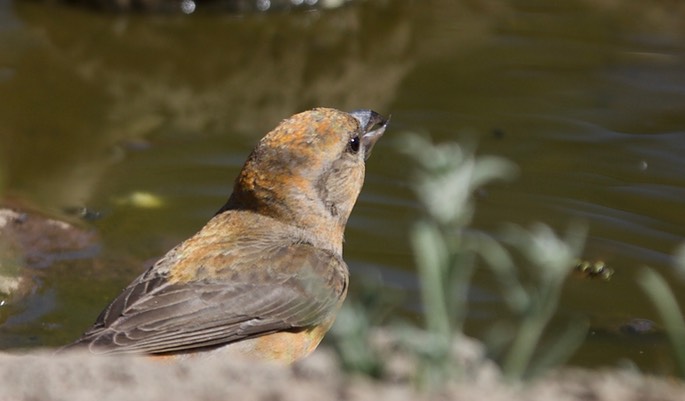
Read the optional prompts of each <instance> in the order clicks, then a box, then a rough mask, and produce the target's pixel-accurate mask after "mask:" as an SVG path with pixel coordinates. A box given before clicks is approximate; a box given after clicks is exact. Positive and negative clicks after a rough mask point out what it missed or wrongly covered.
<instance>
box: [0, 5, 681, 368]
mask: <svg viewBox="0 0 685 401" xmlns="http://www.w3.org/2000/svg"><path fill="white" fill-rule="evenodd" d="M684 72H685V5H680V4H679V3H674V2H662V1H642V2H632V1H628V0H626V1H620V0H618V1H612V0H606V1H589V0H570V1H566V2H562V3H560V4H556V3H554V4H553V3H550V2H547V1H543V0H530V1H509V2H497V1H487V0H477V1H453V0H430V1H421V2H418V1H402V0H395V1H392V0H387V1H384V0H378V1H366V2H358V3H352V4H348V5H346V6H344V7H341V8H339V9H331V10H324V11H308V12H292V13H286V12H283V13H267V14H252V15H231V14H217V13H210V12H206V13H203V12H202V9H201V7H198V11H197V12H196V13H194V14H192V15H144V14H133V15H126V14H107V13H97V12H94V11H91V10H84V9H79V8H73V7H66V6H59V5H57V4H52V3H34V2H19V1H8V0H2V1H1V2H0V184H1V185H2V191H3V194H4V196H5V197H8V198H12V199H15V200H16V199H19V200H20V202H21V203H23V204H28V205H32V206H33V207H35V208H38V209H41V210H44V211H47V212H50V213H56V214H60V213H62V212H63V211H65V210H69V209H74V208H82V207H86V208H87V209H88V210H89V211H91V212H92V213H93V214H94V215H96V217H97V219H93V220H92V221H87V222H85V223H84V224H85V227H86V228H92V229H93V230H95V232H96V233H97V235H98V236H99V239H98V243H99V246H98V247H97V252H96V253H95V254H94V255H88V256H87V257H86V259H88V262H87V263H84V260H83V259H84V257H81V258H77V259H71V260H63V261H56V262H55V263H54V264H53V265H52V266H50V267H49V268H44V269H42V270H41V271H39V272H35V276H36V277H37V279H36V285H35V286H34V287H33V289H32V291H31V293H30V294H28V295H27V296H25V297H24V298H22V299H20V300H16V301H14V302H11V303H6V304H4V305H3V306H0V309H2V310H1V311H0V319H2V320H0V347H1V348H4V349H12V348H21V347H39V346H56V345H60V344H64V343H66V342H68V341H70V340H72V339H74V338H76V337H77V336H78V335H79V334H80V333H81V332H82V330H84V329H85V328H86V327H87V326H88V325H89V324H90V323H91V322H92V321H93V320H94V319H95V317H96V316H97V314H98V313H99V311H100V310H101V309H102V308H103V307H104V306H105V305H106V304H107V302H108V301H109V300H110V299H111V298H112V297H113V296H115V295H116V294H117V293H118V291H119V290H120V289H121V288H122V287H123V286H124V285H126V284H127V283H128V282H129V281H130V280H131V279H132V278H133V277H135V276H136V275H137V274H138V273H139V272H140V271H142V269H143V268H144V266H145V264H146V263H149V261H150V260H153V259H154V258H155V257H158V256H160V255H162V254H163V253H164V252H165V251H166V250H168V249H170V248H171V247H172V246H173V245H175V244H176V243H177V242H179V241H181V240H183V239H184V238H186V237H188V236H189V235H192V233H194V232H195V231H196V230H197V229H199V228H200V227H201V226H202V225H203V224H204V223H205V222H206V221H207V220H208V218H209V217H211V216H212V214H213V213H214V212H215V211H216V210H217V209H218V208H219V207H220V206H221V205H222V204H223V202H224V201H225V199H226V198H227V197H228V195H229V193H230V188H231V185H232V181H233V179H234V177H235V175H236V173H237V172H238V169H239V168H240V166H241V165H242V163H243V161H244V159H245V157H246V156H247V154H248V153H249V151H250V150H251V148H252V147H253V145H254V144H255V142H256V141H257V140H258V139H259V138H261V136H262V135H263V134H264V133H265V132H267V131H268V130H269V129H270V128H272V127H273V126H275V125H276V124H277V123H278V121H280V120H281V119H282V118H285V117H287V116H289V115H291V114H294V113H295V112H298V111H301V110H304V109H307V108H311V107H315V106H330V107H336V108H340V109H344V110H352V109H356V108H372V109H374V110H376V111H378V112H380V113H382V114H386V115H387V114H392V125H391V127H390V129H389V131H388V132H387V134H386V136H385V138H384V139H383V141H381V142H380V143H379V144H378V146H377V148H376V149H375V151H374V154H373V156H372V158H371V159H370V160H369V163H368V167H367V180H366V184H365V188H364V191H363V193H362V195H361V197H360V200H359V202H358V204H357V206H356V208H355V211H354V212H353V216H352V218H351V220H350V222H349V224H348V229H347V234H346V245H345V246H346V248H345V258H346V260H347V262H348V264H349V265H350V269H351V271H352V274H353V276H354V278H353V285H352V292H353V296H354V292H355V291H356V290H355V287H356V288H359V287H360V286H361V285H362V284H363V283H364V282H377V283H379V284H380V285H381V288H382V289H384V290H385V291H387V292H388V293H390V292H392V293H395V294H397V293H399V294H401V295H402V296H403V298H404V302H405V305H406V308H405V309H406V310H405V311H404V313H408V314H410V315H411V312H412V311H413V310H415V309H414V308H416V307H417V305H418V295H417V287H418V285H417V283H416V276H415V274H414V267H413V257H412V255H411V252H410V246H409V241H408V232H409V229H410V227H411V225H412V223H413V221H414V220H415V218H416V216H417V214H418V212H417V205H416V203H415V201H414V200H413V196H412V194H411V191H410V190H409V184H410V179H411V178H410V177H411V166H410V164H409V163H408V162H407V159H406V157H405V156H403V155H401V153H400V152H399V151H398V150H397V149H395V148H394V147H393V146H392V144H391V142H392V141H391V140H390V137H392V136H393V135H398V134H399V133H402V132H407V131H413V132H421V133H429V134H430V135H431V136H432V137H433V138H435V140H436V141H446V140H459V139H460V138H463V137H464V136H468V137H471V138H473V137H475V138H477V139H478V149H479V153H483V154H495V155H499V156H503V157H506V158H509V159H511V160H512V161H514V162H515V163H516V164H517V165H518V166H519V169H520V171H519V176H518V178H517V179H516V180H515V181H512V182H508V183H505V184H497V185H491V186H490V187H488V189H487V191H486V192H484V194H483V196H481V197H480V198H479V200H478V203H477V208H478V209H477V214H476V218H475V222H474V227H475V228H477V229H481V230H485V231H488V232H495V231H496V230H497V229H498V227H500V226H501V225H502V224H503V223H505V222H515V223H519V224H523V225H528V224H530V223H532V222H535V221H543V222H545V223H547V224H549V225H551V226H552V227H554V228H555V229H557V230H560V231H561V230H563V229H564V228H565V227H567V226H568V224H569V223H570V222H572V221H575V220H579V219H580V220H582V221H585V222H586V223H587V224H588V228H589V238H588V243H587V249H586V254H585V255H584V256H585V257H586V258H588V259H591V260H594V259H602V260H605V261H606V262H607V263H609V264H610V265H611V266H612V267H613V268H614V270H615V274H614V277H613V278H612V279H611V280H610V281H608V282H604V281H601V280H578V279H571V280H569V283H568V284H567V286H566V289H565V293H564V298H563V300H562V305H561V308H560V311H559V313H560V315H564V316H584V317H587V318H588V319H590V322H591V326H592V329H591V332H590V335H589V336H588V339H587V341H586V342H585V343H584V344H583V346H582V347H581V349H580V350H579V352H578V353H577V354H576V355H575V356H574V357H573V359H572V360H571V362H572V363H573V364H577V365H582V366H607V365H608V366H612V365H616V364H622V363H625V362H626V361H631V362H632V363H635V364H636V365H637V366H638V367H640V368H641V369H644V370H646V371H652V372H658V373H671V372H673V369H674V364H675V362H674V360H673V358H672V355H671V354H672V352H671V351H670V349H669V347H668V344H667V342H666V339H665V337H664V336H663V335H662V334H660V333H659V332H658V331H657V333H655V334H653V335H649V336H640V335H630V334H626V333H625V330H621V327H622V325H624V324H626V323H627V322H631V321H633V320H634V319H649V320H653V321H655V322H657V327H658V325H659V319H658V315H657V314H656V313H655V311H654V309H653V308H652V306H651V304H650V303H649V302H648V300H647V299H646V297H645V296H644V295H643V294H642V293H641V290H640V287H639V286H638V284H637V282H636V280H637V273H638V272H639V271H640V269H641V268H642V267H643V266H646V265H648V266H652V267H654V268H655V269H657V270H658V271H659V272H660V273H661V274H663V275H664V276H666V277H667V278H668V280H669V282H670V283H671V285H672V286H673V288H674V290H675V292H676V293H677V294H679V293H682V290H683V288H685V285H684V283H683V282H682V281H680V279H678V278H677V277H678V276H677V275H676V274H675V273H674V271H673V270H674V268H673V263H672V260H671V255H672V254H673V251H674V249H675V248H676V247H677V246H678V245H679V244H681V243H682V242H683V237H684V236H685V210H684V206H685V174H683V172H685V158H684V157H683V154H685V73H684ZM146 197H152V198H153V200H154V202H147V203H145V202H140V201H139V200H140V199H147V198H146ZM146 205H147V206H148V207H143V206H146ZM153 206H154V207H153ZM355 283H356V284H355ZM475 285H476V288H478V290H479V291H474V294H475V295H474V299H473V305H472V310H471V317H470V319H469V322H468V324H467V330H468V333H469V334H471V335H474V336H476V337H480V336H482V335H483V333H484V332H485V330H486V328H487V327H488V326H489V325H491V323H492V322H493V321H494V320H496V318H497V317H498V316H499V315H500V314H501V313H502V310H503V306H502V305H501V302H500V300H499V299H498V296H497V293H496V286H495V285H493V284H491V283H489V282H488V279H487V277H485V276H483V277H477V280H476V283H475ZM681 301H682V304H683V306H685V299H681Z"/></svg>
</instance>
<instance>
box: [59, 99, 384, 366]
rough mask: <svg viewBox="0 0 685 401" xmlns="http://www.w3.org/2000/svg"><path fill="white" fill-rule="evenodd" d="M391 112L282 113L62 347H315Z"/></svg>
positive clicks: (166, 352) (273, 350)
mask: <svg viewBox="0 0 685 401" xmlns="http://www.w3.org/2000/svg"><path fill="white" fill-rule="evenodd" d="M388 122H389V119H386V118H385V117H383V116H381V115H380V114H378V113H376V112H375V111H372V110H368V109H360V110H355V111H352V112H349V113H347V112H343V111H340V110H337V109H332V108H315V109H311V110H307V111H304V112H301V113H298V114H295V115H293V116H292V117H289V118H287V119H285V120H283V121H281V122H280V124H278V125H277V126H276V128H275V129H273V130H272V131H270V132H269V133H268V134H266V135H265V136H264V137H263V138H262V139H261V140H260V141H259V142H258V144H257V145H256V147H255V148H254V150H253V151H252V153H251V154H250V155H249V157H248V158H247V161H246V162H245V164H244V166H243V167H242V169H241V170H240V173H239V174H238V177H237V178H236V180H235V183H234V185H233V191H232V193H231V195H230V197H229V198H228V200H227V202H226V203H225V204H224V206H223V207H221V208H220V209H219V211H218V212H217V213H216V214H215V215H214V216H213V217H212V218H211V219H210V220H209V221H208V222H207V224H206V225H205V226H204V227H203V228H202V229H200V230H199V231H198V232H197V233H196V234H195V235H193V236H192V237H190V238H188V239H186V240H185V241H183V242H181V243H180V244H178V245H177V246H175V247H174V248H173V249H171V250H170V251H169V252H167V253H166V254H165V255H164V256H162V257H161V258H160V259H159V260H158V261H157V262H155V263H154V264H153V265H152V266H150V267H149V268H148V269H147V270H146V271H145V272H144V273H143V274H141V275H140V276H139V277H137V278H136V279H135V280H133V282H131V284H129V285H128V286H127V287H126V288H125V289H124V290H123V291H122V292H121V293H120V294H119V296H117V297H116V298H115V299H114V300H113V301H112V302H111V303H110V304H109V305H108V306H107V307H106V308H105V309H104V310H103V311H102V312H101V313H100V315H99V316H98V318H97V320H96V321H95V323H94V324H93V325H92V327H91V328H90V329H88V330H87V331H86V332H85V333H84V334H83V335H82V336H81V337H80V338H79V339H78V340H76V341H75V342H73V343H71V344H69V345H67V346H65V347H63V348H62V349H61V351H64V350H73V349H79V348H85V349H87V350H88V351H89V352H90V353H92V354H97V355H120V354H145V355H149V356H155V357H163V358H172V359H184V358H189V357H196V356H200V355H202V356H207V355H217V354H221V355H224V356H227V357H231V356H234V357H246V358H250V359H260V360H269V361H280V362H284V363H292V362H294V361H296V360H299V359H301V358H303V357H305V356H307V355H308V354H310V353H311V352H312V351H313V350H314V349H315V348H316V347H317V346H318V344H319V343H320V341H321V340H322V338H323V337H324V335H325V334H326V332H327V331H328V330H329V329H330V327H331V325H332V324H333V322H334V320H335V316H336V314H337V312H338V310H339V309H340V307H341V305H342V303H343V301H344V299H345V297H346V294H347V290H348V284H349V271H348V267H347V265H346V263H345V261H344V260H343V258H342V250H343V235H344V230H345V225H346V223H347V220H348V218H349V216H350V213H351V212H352V208H353V206H354V204H355V203H356V201H357V198H358V196H359V193H360V191H361V189H362V185H363V182H364V175H365V162H366V160H367V159H368V157H369V155H370V154H371V150H372V149H373V147H374V145H375V144H376V142H377V141H378V139H379V138H380V137H381V136H382V135H383V133H384V132H385V130H386V127H387V125H388Z"/></svg>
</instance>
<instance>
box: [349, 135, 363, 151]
mask: <svg viewBox="0 0 685 401" xmlns="http://www.w3.org/2000/svg"><path fill="white" fill-rule="evenodd" d="M360 143H361V142H360V141H359V135H357V136H355V137H354V138H352V139H350V143H349V144H348V145H347V150H348V151H350V152H352V153H357V152H359V144H360Z"/></svg>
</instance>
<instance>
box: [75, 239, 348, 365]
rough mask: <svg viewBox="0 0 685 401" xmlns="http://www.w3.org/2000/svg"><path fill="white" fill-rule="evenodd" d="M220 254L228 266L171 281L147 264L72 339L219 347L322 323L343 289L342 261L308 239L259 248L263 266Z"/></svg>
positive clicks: (152, 349)
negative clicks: (213, 273) (216, 272)
mask: <svg viewBox="0 0 685 401" xmlns="http://www.w3.org/2000/svg"><path fill="white" fill-rule="evenodd" d="M228 259H229V260H230V261H231V263H232V264H233V265H232V266H226V268H225V273H222V274H221V275H220V277H214V278H204V279H201V280H198V281H190V282H184V283H172V282H170V280H168V278H167V277H164V276H163V275H159V274H155V272H158V270H159V269H157V270H156V269H154V268H153V269H150V270H149V271H148V272H147V273H146V274H143V275H142V276H140V277H139V278H138V279H137V280H136V281H134V282H133V283H132V284H131V285H129V286H128V287H127V288H126V289H125V290H124V291H123V292H122V293H121V294H120V295H119V297H117V298H116V299H115V300H114V301H113V302H112V304H110V306H108V307H107V309H105V310H104V311H103V312H102V314H101V315H100V316H99V318H98V320H97V322H96V323H95V325H94V326H93V328H92V329H91V330H89V331H88V332H86V333H85V334H84V335H83V337H82V338H81V339H79V340H78V341H77V342H76V343H74V345H84V344H87V345H88V346H89V348H90V350H91V351H93V352H96V353H168V352H178V351H190V350H194V349H200V348H206V347H215V346H220V345H224V344H229V343H232V342H235V341H239V340H242V339H246V338H253V337H258V336H261V335H264V334H269V333H273V332H276V331H283V330H297V329H302V328H308V327H313V326H315V325H318V324H321V323H323V322H326V321H327V320H328V319H331V318H332V316H333V314H334V313H335V311H336V309H337V307H338V305H339V302H341V301H342V298H344V296H345V293H346V290H347V280H348V276H347V266H346V265H345V262H344V261H343V260H342V259H341V258H340V257H339V256H337V255H334V254H333V253H331V252H329V251H325V250H321V249H317V248H315V247H313V246H311V245H309V244H293V245H288V246H283V247H279V248H275V249H273V250H270V251H268V252H266V253H263V254H262V255H261V257H260V260H261V261H264V263H265V264H266V265H265V266H255V265H250V266H245V265H239V263H240V262H236V258H228ZM248 259H249V258H248ZM200 262H201V261H200ZM213 263H217V260H216V259H214V260H213ZM237 263H238V265H236V264H237ZM253 264H254V262H253Z"/></svg>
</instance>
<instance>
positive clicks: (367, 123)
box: [350, 109, 390, 160]
mask: <svg viewBox="0 0 685 401" xmlns="http://www.w3.org/2000/svg"><path fill="white" fill-rule="evenodd" d="M350 114H351V115H352V117H354V118H356V119H357V121H359V126H360V127H361V128H362V138H361V140H362V145H363V146H364V160H366V159H368V158H369V156H370V155H371V150H372V149H373V145H375V144H376V142H377V141H378V140H379V139H380V137H381V136H383V133H384V132H385V127H387V126H388V123H389V122H390V118H387V119H386V118H385V117H383V116H382V115H380V114H378V113H376V112H375V111H373V110H368V109H363V110H355V111H353V112H351V113H350Z"/></svg>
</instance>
